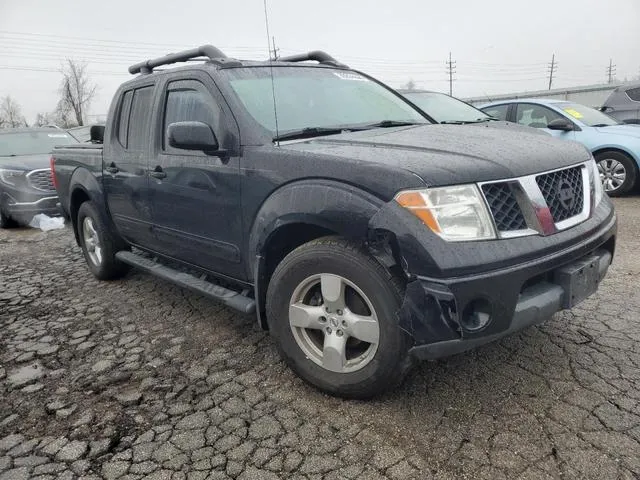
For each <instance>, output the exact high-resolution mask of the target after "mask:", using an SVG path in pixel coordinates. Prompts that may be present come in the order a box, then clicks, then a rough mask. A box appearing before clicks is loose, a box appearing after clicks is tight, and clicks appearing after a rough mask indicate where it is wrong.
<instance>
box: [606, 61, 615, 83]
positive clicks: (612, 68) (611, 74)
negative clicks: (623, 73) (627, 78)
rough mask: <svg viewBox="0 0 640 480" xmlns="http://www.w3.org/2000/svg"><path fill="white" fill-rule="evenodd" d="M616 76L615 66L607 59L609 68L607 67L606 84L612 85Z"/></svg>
mask: <svg viewBox="0 0 640 480" xmlns="http://www.w3.org/2000/svg"><path fill="white" fill-rule="evenodd" d="M615 75H616V66H615V65H614V64H613V59H612V58H610V59H609V67H607V77H608V80H607V83H613V77H614V76H615Z"/></svg>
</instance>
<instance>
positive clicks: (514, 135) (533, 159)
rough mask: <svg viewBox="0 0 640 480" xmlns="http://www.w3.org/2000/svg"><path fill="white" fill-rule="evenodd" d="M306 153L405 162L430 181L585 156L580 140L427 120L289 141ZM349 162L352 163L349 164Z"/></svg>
mask: <svg viewBox="0 0 640 480" xmlns="http://www.w3.org/2000/svg"><path fill="white" fill-rule="evenodd" d="M282 148H287V149H292V150H297V151H299V152H301V153H303V152H304V153H310V154H312V153H313V154H318V155H330V156H339V157H342V158H345V159H349V160H351V161H355V162H357V163H360V166H361V168H362V167H366V165H367V164H370V163H377V164H384V165H386V166H389V167H395V168H402V169H405V170H408V171H410V172H412V173H414V174H416V175H418V176H419V177H420V178H421V179H422V180H423V181H424V182H425V183H426V184H427V185H429V186H438V185H455V184H461V183H473V182H482V181H488V180H499V179H505V178H512V177H519V176H522V175H531V174H535V173H539V172H543V171H546V170H553V169H555V168H560V167H564V166H569V165H574V164H576V163H580V162H584V161H586V160H588V159H589V158H590V156H591V154H590V153H589V151H588V150H587V149H586V148H585V147H584V146H582V145H580V144H578V143H575V142H567V141H565V140H558V139H555V138H553V137H551V136H548V135H539V134H537V133H530V132H528V131H522V130H521V129H508V128H504V129H502V128H490V127H487V128H478V126H474V125H425V126H422V125H420V126H411V127H399V128H386V129H375V130H366V131H363V132H350V133H342V134H339V135H331V136H326V137H320V138H314V139H312V140H308V141H303V142H295V143H286V144H283V145H282ZM345 168H349V165H348V164H345Z"/></svg>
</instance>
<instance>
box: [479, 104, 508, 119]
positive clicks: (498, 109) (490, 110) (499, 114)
mask: <svg viewBox="0 0 640 480" xmlns="http://www.w3.org/2000/svg"><path fill="white" fill-rule="evenodd" d="M508 110H509V105H508V104H507V105H496V106H495V107H485V108H483V109H482V111H483V112H484V113H486V114H487V115H490V116H492V117H494V118H497V119H498V120H506V119H507V111H508Z"/></svg>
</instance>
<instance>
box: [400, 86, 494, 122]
mask: <svg viewBox="0 0 640 480" xmlns="http://www.w3.org/2000/svg"><path fill="white" fill-rule="evenodd" d="M398 93H400V94H402V95H403V96H404V97H405V98H407V99H408V100H409V101H411V102H412V103H413V104H415V105H416V106H417V107H418V108H420V109H421V110H423V111H424V112H426V113H427V114H428V115H429V116H430V117H431V118H433V119H434V120H435V121H436V122H438V123H454V124H457V123H459V124H466V123H481V122H489V121H491V120H493V118H492V117H491V116H489V115H487V114H486V113H484V112H483V111H482V110H478V109H477V108H475V107H473V106H471V105H469V104H468V103H466V102H463V101H462V100H458V99H457V98H454V97H452V96H450V95H447V94H446V93H440V92H432V91H429V90H403V89H399V90H398Z"/></svg>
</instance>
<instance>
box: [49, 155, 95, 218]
mask: <svg viewBox="0 0 640 480" xmlns="http://www.w3.org/2000/svg"><path fill="white" fill-rule="evenodd" d="M51 155H52V157H53V158H54V159H55V160H54V162H55V175H56V181H57V186H56V189H57V190H58V197H59V198H60V203H61V205H62V207H63V209H64V210H65V211H66V212H67V213H68V212H69V203H70V200H71V199H70V194H69V186H70V182H71V177H72V176H73V173H74V172H75V170H76V169H77V168H78V167H83V168H85V169H87V170H89V171H90V172H91V173H92V174H93V175H94V176H95V177H97V179H98V181H99V182H101V178H100V177H101V176H102V145H100V144H82V143H80V144H77V145H67V146H64V147H56V148H55V149H54V150H53V152H52V154H51Z"/></svg>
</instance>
